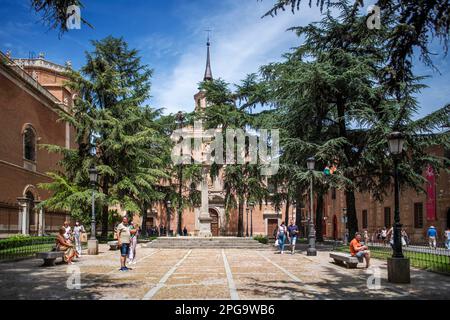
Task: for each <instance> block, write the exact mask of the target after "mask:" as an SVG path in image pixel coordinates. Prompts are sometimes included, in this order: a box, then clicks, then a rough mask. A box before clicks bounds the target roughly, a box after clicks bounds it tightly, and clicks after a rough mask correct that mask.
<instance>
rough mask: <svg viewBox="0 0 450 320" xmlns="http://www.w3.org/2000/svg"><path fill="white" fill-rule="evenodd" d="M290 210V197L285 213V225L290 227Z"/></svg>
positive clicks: (287, 200)
mask: <svg viewBox="0 0 450 320" xmlns="http://www.w3.org/2000/svg"><path fill="white" fill-rule="evenodd" d="M289 208H290V202H289V197H288V198H287V199H286V211H285V217H284V223H285V224H286V225H287V226H288V225H289Z"/></svg>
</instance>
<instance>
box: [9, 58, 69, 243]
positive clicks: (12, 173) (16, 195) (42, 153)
mask: <svg viewBox="0 0 450 320" xmlns="http://www.w3.org/2000/svg"><path fill="white" fill-rule="evenodd" d="M39 60H42V59H36V61H37V62H40V61H39ZM42 61H44V62H45V60H42ZM45 68H46V67H45V66H38V67H36V68H34V67H33V61H32V60H28V64H26V65H23V64H22V65H19V64H18V63H17V61H16V62H14V61H12V60H10V59H8V58H7V57H6V56H4V55H3V54H1V60H0V132H1V137H2V139H0V236H5V235H6V234H12V233H17V232H23V233H39V223H41V227H42V228H43V229H42V230H41V233H42V232H44V230H46V231H54V229H55V226H54V225H52V222H53V223H54V224H57V225H60V223H61V221H63V220H64V219H66V216H65V214H64V213H49V212H47V213H45V212H44V211H43V210H42V211H41V212H40V211H39V210H36V209H35V208H34V206H35V205H36V204H37V203H38V202H39V201H41V200H44V199H47V198H48V197H49V195H50V194H49V193H48V192H47V191H45V190H42V189H40V188H39V186H38V185H39V183H43V182H49V181H50V179H49V178H48V176H47V175H46V173H47V172H49V171H53V170H55V169H58V166H57V162H58V160H59V159H60V158H59V155H57V154H53V153H49V152H47V151H46V150H45V149H42V148H40V147H39V145H40V144H55V145H60V146H69V147H74V146H75V142H74V138H75V135H74V129H73V128H70V127H69V126H68V125H67V124H66V123H64V122H61V121H58V119H59V118H60V117H59V115H58V113H57V110H58V111H62V110H68V108H69V106H70V105H71V102H72V100H71V95H70V92H69V91H68V90H67V89H65V88H63V82H64V81H66V78H65V77H63V76H60V75H58V72H59V71H58V72H57V71H54V70H51V69H48V70H46V69H45ZM47 68H48V65H47ZM59 68H63V67H61V66H59ZM37 74H38V76H37ZM36 80H37V81H36ZM69 97H70V99H68V98H69ZM64 98H66V100H65V101H64ZM26 128H31V129H32V131H33V132H34V134H35V161H30V160H27V159H25V152H24V131H25V130H26ZM30 195H32V197H33V199H32V200H31V199H26V198H27V197H29V196H30ZM21 198H22V199H21ZM19 202H22V203H21V205H19ZM24 204H25V205H26V206H25V207H24V206H23V205H24ZM21 210H27V211H28V213H27V217H26V219H27V221H28V225H29V229H28V230H22V229H23V228H22V227H23V226H22V225H21V224H22V218H23V217H22V213H23V212H22V211H21ZM14 212H15V213H16V215H14ZM41 216H42V217H41ZM8 221H9V222H8ZM45 221H47V222H48V224H47V225H46V228H45Z"/></svg>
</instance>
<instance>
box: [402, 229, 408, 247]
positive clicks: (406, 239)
mask: <svg viewBox="0 0 450 320" xmlns="http://www.w3.org/2000/svg"><path fill="white" fill-rule="evenodd" d="M402 244H403V245H404V246H406V247H407V246H409V236H408V234H407V233H406V230H405V229H402Z"/></svg>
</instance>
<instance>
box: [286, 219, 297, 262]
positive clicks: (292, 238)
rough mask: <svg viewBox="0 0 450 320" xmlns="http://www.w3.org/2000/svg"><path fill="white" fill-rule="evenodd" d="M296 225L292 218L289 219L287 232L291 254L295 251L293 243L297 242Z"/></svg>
mask: <svg viewBox="0 0 450 320" xmlns="http://www.w3.org/2000/svg"><path fill="white" fill-rule="evenodd" d="M298 232H299V231H298V227H297V225H295V224H294V220H291V222H290V224H289V227H288V233H289V238H290V243H291V254H294V253H295V244H296V243H297V237H298Z"/></svg>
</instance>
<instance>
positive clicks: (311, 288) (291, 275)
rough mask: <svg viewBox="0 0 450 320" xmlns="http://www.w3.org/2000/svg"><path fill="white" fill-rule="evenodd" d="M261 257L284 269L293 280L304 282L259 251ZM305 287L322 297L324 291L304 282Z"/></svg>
mask: <svg viewBox="0 0 450 320" xmlns="http://www.w3.org/2000/svg"><path fill="white" fill-rule="evenodd" d="M257 253H258V254H259V255H260V256H261V257H263V258H264V259H265V260H266V261H267V262H270V263H271V264H272V265H274V266H275V267H277V268H278V269H280V270H281V271H283V272H284V273H285V274H286V275H287V276H288V277H289V278H291V279H292V280H294V281H295V282H298V283H302V281H301V280H300V279H299V278H298V277H296V276H295V275H293V274H292V273H291V272H289V271H288V270H286V269H285V268H283V267H282V266H280V265H278V264H277V263H275V262H273V261H272V260H270V259H269V258H267V257H266V256H265V255H263V254H262V253H260V252H257ZM303 287H304V288H305V289H306V290H308V291H309V292H310V293H312V294H316V295H319V296H318V297H316V298H317V299H321V298H320V296H321V295H323V293H321V292H319V291H317V290H316V289H314V288H313V287H312V286H310V285H307V284H304V285H303Z"/></svg>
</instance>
